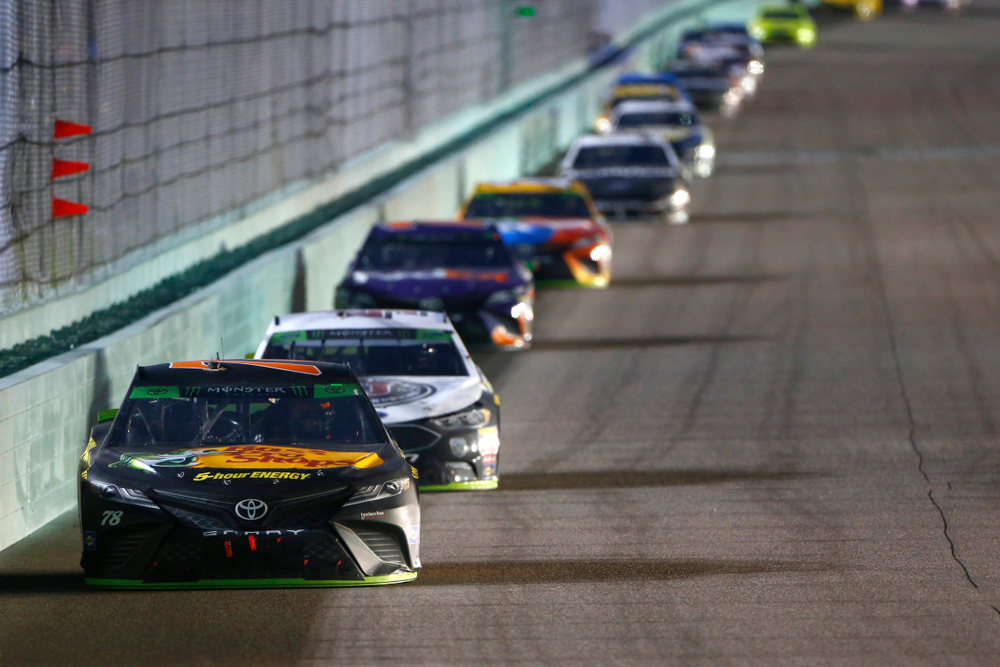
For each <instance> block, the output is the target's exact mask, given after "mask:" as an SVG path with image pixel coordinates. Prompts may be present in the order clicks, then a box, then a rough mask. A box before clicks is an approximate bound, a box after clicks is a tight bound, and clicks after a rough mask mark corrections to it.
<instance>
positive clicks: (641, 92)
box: [594, 72, 691, 133]
mask: <svg viewBox="0 0 1000 667" xmlns="http://www.w3.org/2000/svg"><path fill="white" fill-rule="evenodd" d="M631 100H647V101H653V100H660V101H664V102H684V101H688V102H690V101H691V99H690V98H689V97H688V94H687V92H686V91H685V90H684V88H683V87H681V85H680V82H679V81H678V80H677V78H676V77H674V76H673V75H672V74H669V73H663V72H660V73H654V74H640V73H638V72H630V73H626V74H622V75H620V76H619V77H618V79H617V81H616V83H615V86H614V88H613V89H612V91H611V99H609V100H608V102H607V104H605V105H604V109H603V110H602V111H601V114H600V115H599V116H598V117H597V119H596V120H595V121H594V130H595V131H597V132H600V133H606V132H610V131H611V120H610V118H611V112H612V111H613V110H614V108H615V107H616V106H618V105H619V104H621V103H623V102H629V101H631Z"/></svg>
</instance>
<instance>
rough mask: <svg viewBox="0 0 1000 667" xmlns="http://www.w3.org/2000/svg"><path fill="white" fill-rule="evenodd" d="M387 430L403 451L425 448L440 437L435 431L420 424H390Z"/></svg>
mask: <svg viewBox="0 0 1000 667" xmlns="http://www.w3.org/2000/svg"><path fill="white" fill-rule="evenodd" d="M389 432H390V433H392V437H393V438H395V439H396V444H398V445H399V448H400V449H402V450H403V451H404V452H416V451H419V450H421V449H427V448H428V447H430V446H432V445H433V444H434V443H436V442H437V441H438V438H440V436H439V435H438V434H437V433H435V432H433V431H431V430H429V429H426V428H423V427H422V426H390V427H389Z"/></svg>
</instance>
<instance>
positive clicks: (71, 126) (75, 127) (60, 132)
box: [52, 120, 91, 139]
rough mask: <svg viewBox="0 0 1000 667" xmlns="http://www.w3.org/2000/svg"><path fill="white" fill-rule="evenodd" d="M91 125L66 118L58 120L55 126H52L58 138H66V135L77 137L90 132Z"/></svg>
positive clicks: (53, 132)
mask: <svg viewBox="0 0 1000 667" xmlns="http://www.w3.org/2000/svg"><path fill="white" fill-rule="evenodd" d="M90 132H91V127H90V126H89V125H80V124H79V123H68V122H66V121H64V120H56V124H55V127H53V128H52V134H53V135H55V138H56V139H65V138H66V137H76V136H79V135H81V134H90Z"/></svg>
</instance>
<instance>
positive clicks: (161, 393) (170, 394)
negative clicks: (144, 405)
mask: <svg viewBox="0 0 1000 667" xmlns="http://www.w3.org/2000/svg"><path fill="white" fill-rule="evenodd" d="M128 397H129V398H180V397H181V390H180V387H133V388H132V393H131V394H129V395H128Z"/></svg>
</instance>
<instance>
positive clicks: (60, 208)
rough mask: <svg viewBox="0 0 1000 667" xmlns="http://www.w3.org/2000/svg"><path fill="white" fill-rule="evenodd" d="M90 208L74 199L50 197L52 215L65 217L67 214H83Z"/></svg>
mask: <svg viewBox="0 0 1000 667" xmlns="http://www.w3.org/2000/svg"><path fill="white" fill-rule="evenodd" d="M89 210H90V208H89V207H88V206H87V205H86V204H78V203H76V202H75V201H66V200H65V199H56V198H55V197H53V198H52V217H53V218H65V217H66V216H69V215H83V214H84V213H86V212H87V211H89Z"/></svg>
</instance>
